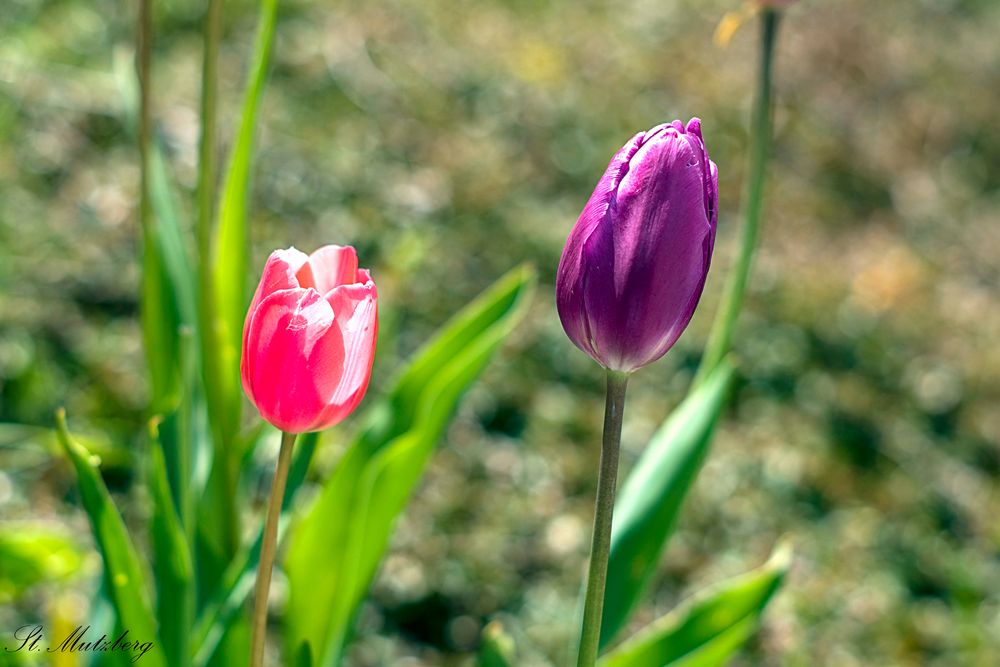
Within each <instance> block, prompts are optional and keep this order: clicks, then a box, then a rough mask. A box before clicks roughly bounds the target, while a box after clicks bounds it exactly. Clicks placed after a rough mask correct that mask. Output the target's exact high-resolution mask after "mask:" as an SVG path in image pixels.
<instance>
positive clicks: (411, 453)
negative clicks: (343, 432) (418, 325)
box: [286, 267, 534, 666]
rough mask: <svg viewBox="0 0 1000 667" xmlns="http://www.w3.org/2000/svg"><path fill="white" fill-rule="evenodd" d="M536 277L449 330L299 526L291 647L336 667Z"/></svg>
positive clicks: (499, 288) (509, 285)
mask: <svg viewBox="0 0 1000 667" xmlns="http://www.w3.org/2000/svg"><path fill="white" fill-rule="evenodd" d="M533 286H534V272H533V271H531V270H530V269H528V268H524V267H522V268H518V269H515V270H514V271H512V272H510V273H509V274H507V275H506V276H505V277H503V278H502V279H500V280H499V281H498V282H497V283H496V284H495V285H494V286H493V287H491V288H490V289H489V290H487V291H486V292H485V293H484V294H482V295H481V296H480V297H479V298H477V299H476V300H475V301H473V302H472V303H471V304H469V305H468V306H467V307H466V308H465V309H463V310H462V312H460V313H459V314H458V315H456V316H455V317H454V318H453V319H452V321H451V322H449V323H448V324H447V325H446V326H445V328H444V329H443V331H441V333H439V334H438V335H437V336H436V337H435V338H434V340H433V341H431V342H430V343H429V344H428V345H427V346H426V347H425V348H424V350H423V351H422V352H420V353H419V354H418V355H417V357H416V359H415V360H414V362H413V363H412V364H411V365H410V366H409V367H408V368H407V369H406V370H405V371H404V372H403V374H402V376H401V377H400V378H399V380H398V381H397V383H396V386H395V388H394V389H393V390H392V391H391V392H390V393H389V396H388V398H387V399H386V400H385V401H384V402H383V404H382V405H380V406H379V407H378V408H377V409H376V410H374V411H373V415H374V416H373V417H372V418H371V419H369V421H368V424H367V426H366V428H365V429H364V430H363V431H362V433H361V434H360V435H359V437H358V438H357V440H356V441H355V442H353V443H352V444H351V446H350V448H348V450H347V452H346V453H345V454H344V456H343V458H342V459H341V460H340V462H339V463H338V465H337V468H336V469H335V470H334V472H333V475H332V477H331V478H330V479H329V480H328V481H327V482H326V484H325V485H324V487H323V490H322V492H321V493H320V496H319V498H318V499H317V501H316V503H315V504H314V505H313V506H312V507H311V508H310V510H309V511H308V512H307V513H306V515H305V516H304V518H303V520H302V521H301V523H300V524H299V525H298V526H297V529H296V531H295V533H294V536H293V539H292V543H291V546H290V548H289V552H288V557H287V567H286V570H287V574H288V581H289V601H288V611H287V618H288V620H287V624H286V628H287V632H288V648H289V650H290V651H291V652H292V653H291V655H298V653H299V650H300V649H299V646H300V645H301V644H303V643H304V642H306V641H308V642H310V643H311V644H312V652H313V656H314V657H315V662H316V664H317V665H324V666H328V665H335V664H337V662H338V661H339V659H340V657H341V655H342V653H343V650H344V645H345V643H346V641H347V639H348V636H349V633H350V629H351V623H352V620H353V617H354V613H355V611H356V609H357V606H358V604H359V603H360V602H361V599H362V598H363V596H364V594H365V592H366V591H367V589H368V586H369V584H370V583H371V580H372V578H373V577H374V575H375V571H376V568H377V567H378V564H379V562H380V561H381V559H382V554H383V552H384V551H385V548H386V545H387V543H388V540H389V536H390V534H391V531H392V526H393V524H394V523H395V520H396V517H397V516H398V515H399V513H400V512H401V511H402V509H403V506H404V505H405V503H406V500H407V498H409V496H410V493H411V492H412V490H413V487H414V485H415V484H416V482H417V480H418V479H419V478H420V475H421V473H422V472H423V469H424V467H425V466H426V464H427V461H428V459H429V458H430V455H431V453H432V452H433V450H434V447H435V445H436V444H437V442H438V440H440V438H441V435H442V434H443V433H444V429H445V427H446V426H447V424H448V420H449V418H450V416H451V415H452V413H453V412H454V411H455V408H456V406H457V404H458V400H459V398H460V397H461V395H462V393H463V392H464V391H465V390H466V389H467V388H468V386H469V385H470V384H471V383H472V382H473V381H474V380H475V378H476V377H477V376H478V375H479V373H480V372H481V371H482V370H483V368H484V367H485V366H486V364H487V362H488V361H489V359H490V357H491V356H492V355H493V353H494V352H495V351H496V349H497V348H498V347H499V345H500V343H501V342H503V340H504V338H506V336H507V335H508V334H509V333H510V332H511V331H512V330H513V328H514V327H515V326H516V325H517V323H518V322H519V321H520V320H521V318H522V317H523V315H524V312H525V309H526V307H527V304H528V303H529V302H530V295H531V293H532V290H533Z"/></svg>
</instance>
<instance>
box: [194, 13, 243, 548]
mask: <svg viewBox="0 0 1000 667" xmlns="http://www.w3.org/2000/svg"><path fill="white" fill-rule="evenodd" d="M222 8H223V0H208V8H207V9H206V11H205V23H204V35H203V52H202V66H201V136H200V137H199V140H198V188H197V194H196V203H197V211H198V215H197V218H196V220H195V240H196V244H197V250H198V285H199V294H198V320H199V323H200V326H199V336H200V346H201V363H202V373H203V379H204V383H205V386H206V387H207V388H209V400H211V398H212V397H214V396H215V395H216V392H215V391H214V387H215V386H216V384H217V381H216V378H218V377H219V376H220V375H221V373H222V372H223V371H222V369H221V367H220V360H219V345H218V340H217V338H218V334H217V331H216V316H215V312H216V308H215V299H214V292H213V290H214V286H213V283H212V264H211V262H212V255H211V240H212V221H213V219H214V215H215V200H216V175H217V169H218V164H217V161H218V145H217V144H218V142H217V138H216V137H217V131H216V128H217V126H218V123H217V118H218V111H217V108H218V95H219V41H220V39H221V34H222ZM211 408H212V409H211V413H212V414H216V413H217V412H218V410H219V408H218V406H216V405H212V406H211ZM212 427H213V435H214V438H215V450H214V451H215V458H214V461H213V471H214V474H215V475H217V476H218V477H217V479H218V482H217V485H218V486H217V488H218V490H219V493H218V494H217V495H218V506H219V510H220V512H221V513H222V517H223V520H222V524H223V526H222V531H223V532H222V546H223V551H224V554H225V557H226V558H228V557H230V556H232V555H233V554H234V553H235V552H236V549H237V546H238V545H239V525H238V521H237V518H236V507H235V504H234V498H235V497H236V492H235V487H236V481H235V477H236V470H235V467H234V465H233V463H232V461H231V457H230V456H229V455H228V452H229V451H231V450H232V449H234V447H233V443H232V442H231V441H230V438H229V434H228V433H226V432H224V429H221V428H218V423H217V420H213V421H212Z"/></svg>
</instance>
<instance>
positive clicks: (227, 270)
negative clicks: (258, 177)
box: [205, 0, 278, 445]
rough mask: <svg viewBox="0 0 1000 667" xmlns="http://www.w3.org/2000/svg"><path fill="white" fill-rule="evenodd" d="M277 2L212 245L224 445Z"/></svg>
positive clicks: (215, 356) (214, 354)
mask: <svg viewBox="0 0 1000 667" xmlns="http://www.w3.org/2000/svg"><path fill="white" fill-rule="evenodd" d="M277 15H278V0H261V4H260V18H259V20H258V25H257V38H256V42H255V44H254V54H253V62H252V64H251V66H250V73H249V76H248V80H247V87H246V90H245V92H244V96H243V106H242V109H241V112H240V121H239V130H238V132H237V135H236V140H235V143H234V144H233V151H232V154H231V155H230V158H229V164H228V167H227V169H226V174H225V179H224V181H223V189H222V198H221V201H220V204H219V223H218V229H217V230H216V232H217V233H216V237H215V242H214V244H213V262H212V279H211V283H212V289H213V291H214V294H213V295H212V300H211V304H212V310H213V313H214V315H215V320H214V321H213V322H211V323H207V325H208V326H209V332H210V333H211V336H210V337H209V345H210V346H213V345H214V346H215V349H208V350H206V351H205V357H206V363H209V364H210V370H212V372H210V373H207V374H206V379H207V380H208V381H209V382H210V383H211V385H210V386H209V387H208V389H209V394H210V397H209V405H210V407H211V410H212V413H213V417H214V418H216V419H218V420H219V425H218V427H217V428H220V429H221V435H222V436H223V439H224V441H225V442H224V444H227V445H232V444H233V443H232V442H229V440H231V437H230V436H234V435H235V433H236V431H237V429H238V428H239V409H240V387H239V377H240V373H239V360H240V354H239V352H240V334H241V332H242V330H243V316H244V315H245V314H246V307H247V274H248V264H249V233H248V227H249V223H248V217H247V205H248V200H249V198H250V175H251V166H252V163H253V148H254V134H255V130H256V126H257V116H258V112H259V109H260V103H261V99H262V98H263V96H264V84H265V83H266V81H267V73H268V69H269V68H270V64H271V48H272V46H273V44H274V31H275V26H276V23H277Z"/></svg>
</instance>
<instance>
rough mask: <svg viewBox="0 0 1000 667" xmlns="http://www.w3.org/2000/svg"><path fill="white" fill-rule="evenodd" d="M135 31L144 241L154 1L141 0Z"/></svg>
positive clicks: (147, 232)
mask: <svg viewBox="0 0 1000 667" xmlns="http://www.w3.org/2000/svg"><path fill="white" fill-rule="evenodd" d="M138 31H139V35H138V37H139V53H137V54H136V70H137V71H138V74H139V188H140V190H139V223H140V224H141V225H142V229H143V232H144V234H143V236H144V238H146V239H149V238H151V237H152V233H151V232H150V226H151V224H152V222H151V218H152V216H151V213H152V204H151V202H150V197H149V153H150V144H151V142H152V135H153V130H152V127H153V110H152V101H151V97H152V95H151V92H150V82H149V76H150V63H151V61H152V53H153V0H142V2H141V3H140V4H139V25H138Z"/></svg>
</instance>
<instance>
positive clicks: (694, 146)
mask: <svg viewBox="0 0 1000 667" xmlns="http://www.w3.org/2000/svg"><path fill="white" fill-rule="evenodd" d="M718 200H719V195H718V169H717V168H716V166H715V163H713V162H712V161H711V160H709V159H708V153H707V152H706V150H705V144H704V142H703V141H702V138H701V121H699V120H698V119H697V118H693V119H691V121H689V122H688V124H687V127H685V126H684V124H683V123H681V122H680V121H679V120H677V121H674V122H673V123H670V124H666V125H658V126H657V127H654V128H653V129H651V130H649V131H648V132H640V133H639V134H637V135H635V136H634V137H632V139H631V140H630V141H629V142H628V143H627V144H625V146H624V147H623V148H622V149H621V150H620V151H618V153H616V154H615V156H614V157H613V158H612V159H611V164H609V165H608V169H607V171H605V172H604V176H603V177H602V178H601V180H600V181H599V182H598V184H597V187H596V188H595V189H594V194H592V195H591V197H590V201H588V202H587V205H586V206H585V207H584V209H583V212H582V213H581V214H580V218H579V219H578V220H577V222H576V225H575V226H574V227H573V230H572V231H571V232H570V235H569V240H568V241H567V242H566V247H565V248H564V249H563V254H562V259H561V260H560V261H559V271H558V274H557V277H556V304H557V307H558V309H559V318H560V319H561V320H562V325H563V328H564V329H565V330H566V333H567V335H569V337H570V340H572V341H573V343H574V344H575V345H576V346H577V347H579V348H580V349H581V350H583V351H584V352H586V353H587V354H589V355H590V356H591V357H592V358H593V359H594V360H596V361H597V362H598V363H600V364H601V365H602V366H604V367H605V368H608V369H610V370H613V371H622V372H631V371H634V370H636V369H638V368H641V367H642V366H645V365H646V364H649V363H651V362H653V361H656V360H657V359H659V358H660V357H662V356H663V355H664V354H666V352H667V350H669V349H670V348H671V347H672V346H673V344H674V343H675V342H677V339H678V338H679V337H680V335H681V333H682V332H683V331H684V329H685V327H687V325H688V322H689V321H690V320H691V316H692V315H693V314H694V310H695V307H696V306H697V305H698V299H699V298H700V297H701V292H702V289H703V288H704V286H705V278H706V276H707V274H708V267H709V263H710V261H711V258H712V247H713V246H714V244H715V225H716V219H717V217H718V211H717V209H718Z"/></svg>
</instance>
